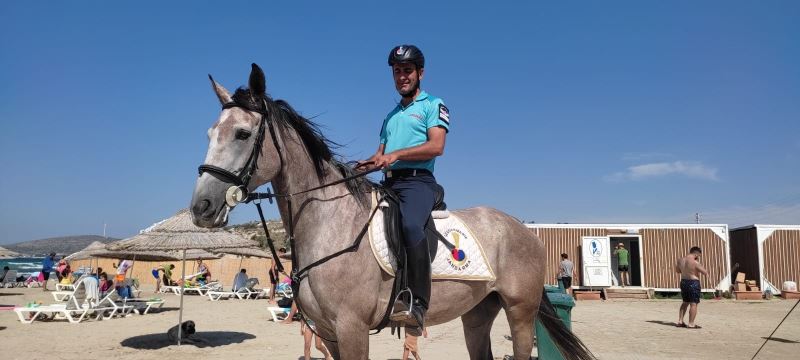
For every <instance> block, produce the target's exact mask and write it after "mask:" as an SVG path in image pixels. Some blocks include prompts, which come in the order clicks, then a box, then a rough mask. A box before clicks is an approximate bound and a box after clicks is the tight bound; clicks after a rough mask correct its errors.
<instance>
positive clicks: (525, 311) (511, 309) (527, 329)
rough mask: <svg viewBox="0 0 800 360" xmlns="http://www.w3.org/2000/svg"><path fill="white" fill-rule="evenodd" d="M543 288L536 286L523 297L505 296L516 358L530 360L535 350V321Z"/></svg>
mask: <svg viewBox="0 0 800 360" xmlns="http://www.w3.org/2000/svg"><path fill="white" fill-rule="evenodd" d="M542 291H543V288H542V287H541V286H540V287H538V288H534V289H533V291H532V292H530V293H528V294H527V296H524V297H521V298H513V299H506V298H503V308H504V309H505V311H506V318H507V319H508V326H509V327H510V328H511V341H512V342H513V343H514V359H515V360H528V359H530V357H531V351H533V323H534V319H535V316H536V313H537V312H538V309H539V301H540V300H539V299H541V297H542Z"/></svg>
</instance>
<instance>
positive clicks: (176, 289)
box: [158, 285, 181, 295]
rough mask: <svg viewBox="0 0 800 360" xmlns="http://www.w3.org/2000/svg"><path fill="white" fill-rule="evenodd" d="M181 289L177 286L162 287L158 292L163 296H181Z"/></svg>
mask: <svg viewBox="0 0 800 360" xmlns="http://www.w3.org/2000/svg"><path fill="white" fill-rule="evenodd" d="M180 291H181V287H180V286H177V285H161V288H160V289H158V292H160V293H162V294H167V293H173V294H175V295H180V294H181V293H180Z"/></svg>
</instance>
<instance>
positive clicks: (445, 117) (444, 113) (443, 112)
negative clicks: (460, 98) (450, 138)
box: [439, 104, 450, 125]
mask: <svg viewBox="0 0 800 360" xmlns="http://www.w3.org/2000/svg"><path fill="white" fill-rule="evenodd" d="M439 120H442V121H444V122H446V123H447V125H450V110H448V109H447V106H444V104H439Z"/></svg>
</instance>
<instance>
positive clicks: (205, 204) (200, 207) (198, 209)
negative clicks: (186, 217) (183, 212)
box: [192, 200, 211, 215]
mask: <svg viewBox="0 0 800 360" xmlns="http://www.w3.org/2000/svg"><path fill="white" fill-rule="evenodd" d="M210 207H211V202H210V201H208V200H202V201H198V202H197V203H195V204H194V209H192V210H194V213H195V214H199V215H205V212H206V210H208V209H209V208H210Z"/></svg>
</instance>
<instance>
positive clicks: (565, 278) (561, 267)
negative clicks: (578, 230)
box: [558, 253, 575, 294]
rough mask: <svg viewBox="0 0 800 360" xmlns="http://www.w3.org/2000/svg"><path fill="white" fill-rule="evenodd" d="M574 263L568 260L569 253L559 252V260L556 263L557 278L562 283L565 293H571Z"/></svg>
mask: <svg viewBox="0 0 800 360" xmlns="http://www.w3.org/2000/svg"><path fill="white" fill-rule="evenodd" d="M574 268H575V265H574V264H573V263H572V261H570V260H569V255H567V254H566V253H564V254H561V262H560V263H558V279H559V280H561V283H562V284H563V285H564V290H566V292H567V294H572V274H573V271H574Z"/></svg>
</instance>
